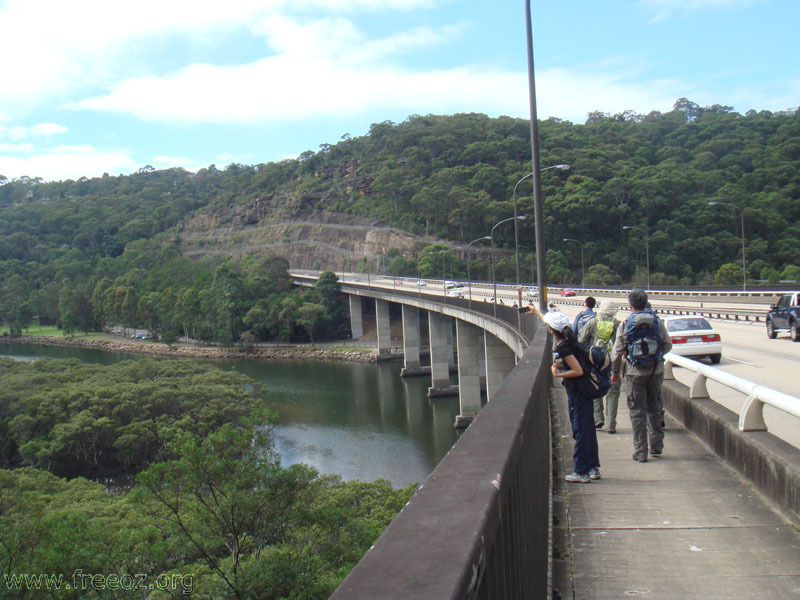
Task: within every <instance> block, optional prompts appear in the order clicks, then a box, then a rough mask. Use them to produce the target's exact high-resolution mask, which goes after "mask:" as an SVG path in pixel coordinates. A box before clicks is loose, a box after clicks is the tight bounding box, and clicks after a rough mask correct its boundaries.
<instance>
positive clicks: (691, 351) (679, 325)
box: [662, 315, 722, 365]
mask: <svg viewBox="0 0 800 600" xmlns="http://www.w3.org/2000/svg"><path fill="white" fill-rule="evenodd" d="M662 318H663V319H664V325H666V327H667V333H669V337H670V339H671V340H672V352H673V354H677V355H679V356H689V357H691V358H702V357H704V356H706V357H708V359H709V360H710V361H711V364H713V365H716V364H718V363H719V361H720V360H721V359H722V338H721V337H720V335H719V334H718V333H717V332H716V331H714V328H713V327H711V324H710V323H709V322H708V321H706V320H705V319H704V318H703V317H697V316H686V315H683V316H674V317H662Z"/></svg>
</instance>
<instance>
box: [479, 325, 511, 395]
mask: <svg viewBox="0 0 800 600" xmlns="http://www.w3.org/2000/svg"><path fill="white" fill-rule="evenodd" d="M483 337H484V348H485V351H486V371H485V372H486V399H487V401H491V399H492V398H493V397H494V394H495V392H497V390H498V388H499V387H500V385H501V384H502V383H503V380H504V379H505V378H506V377H507V376H508V374H509V373H510V372H511V369H513V368H514V366H515V365H516V360H515V356H514V351H513V350H511V348H509V347H508V346H506V345H505V344H504V343H503V342H502V341H501V340H500V339H499V338H497V337H496V336H494V335H492V334H491V333H489V332H488V331H486V332H484V336H483Z"/></svg>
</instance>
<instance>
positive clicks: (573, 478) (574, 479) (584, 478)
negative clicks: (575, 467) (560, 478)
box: [564, 473, 592, 483]
mask: <svg viewBox="0 0 800 600" xmlns="http://www.w3.org/2000/svg"><path fill="white" fill-rule="evenodd" d="M564 479H566V480H567V481H569V482H570V483H589V482H591V481H592V478H591V477H589V475H588V474H587V475H580V474H578V473H570V474H569V475H567V476H566V477H564Z"/></svg>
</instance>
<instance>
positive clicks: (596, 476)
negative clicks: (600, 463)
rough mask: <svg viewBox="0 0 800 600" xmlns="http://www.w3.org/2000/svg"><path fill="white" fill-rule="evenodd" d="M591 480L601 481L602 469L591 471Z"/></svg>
mask: <svg viewBox="0 0 800 600" xmlns="http://www.w3.org/2000/svg"><path fill="white" fill-rule="evenodd" d="M589 479H600V469H589Z"/></svg>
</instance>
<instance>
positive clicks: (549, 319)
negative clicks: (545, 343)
mask: <svg viewBox="0 0 800 600" xmlns="http://www.w3.org/2000/svg"><path fill="white" fill-rule="evenodd" d="M544 322H545V323H547V324H548V325H549V326H550V329H553V330H555V331H559V332H561V331H564V328H565V327H569V317H568V316H567V315H565V314H564V313H562V312H561V311H559V310H550V311H547V312H546V313H544Z"/></svg>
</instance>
